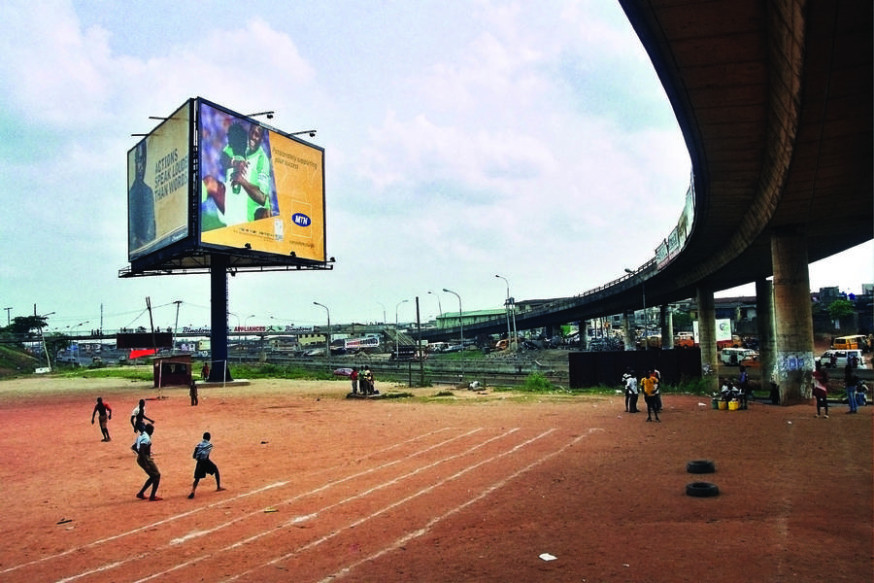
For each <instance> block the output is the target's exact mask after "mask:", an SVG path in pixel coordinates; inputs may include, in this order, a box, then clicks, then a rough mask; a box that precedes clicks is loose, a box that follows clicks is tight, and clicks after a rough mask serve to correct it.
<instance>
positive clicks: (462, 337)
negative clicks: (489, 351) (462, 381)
mask: <svg viewBox="0 0 874 583" xmlns="http://www.w3.org/2000/svg"><path fill="white" fill-rule="evenodd" d="M443 291H445V292H446V293H448V294H452V295H454V296H455V297H457V298H458V328H459V331H460V333H461V376H462V378H464V319H463V318H462V314H463V310H462V308H461V296H460V295H458V294H457V293H455V292H454V291H452V290H451V289H446V288H445V287H444V288H443Z"/></svg>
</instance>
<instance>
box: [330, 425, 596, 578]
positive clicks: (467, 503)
mask: <svg viewBox="0 0 874 583" xmlns="http://www.w3.org/2000/svg"><path fill="white" fill-rule="evenodd" d="M596 431H604V430H603V429H602V428H600V427H598V428H591V429H589V431H588V433H587V434H586V435H579V436H577V437H576V438H574V439H572V440H571V441H569V442H568V443H566V444H565V445H563V446H562V447H561V448H559V449H557V450H555V451H554V452H552V453H550V454H549V455H547V456H545V457H542V458H540V459H539V460H537V461H534V462H532V463H530V464H528V465H527V466H525V467H524V468H522V469H520V470H518V471H516V472H514V473H513V474H510V475H509V476H507V477H506V478H504V479H503V480H500V481H498V482H495V483H494V484H492V485H491V486H489V487H488V488H486V489H485V490H483V491H482V492H481V493H480V494H478V495H477V496H474V497H473V498H471V499H469V500H467V501H465V502H464V503H463V504H460V505H459V506H456V507H455V508H452V509H451V510H449V511H447V512H444V513H443V514H442V515H440V516H436V517H434V518H432V519H431V520H429V521H428V523H427V524H426V525H425V526H424V527H422V528H420V529H418V530H414V531H412V532H410V533H408V534H407V535H405V536H402V537H401V538H399V539H398V540H396V541H395V542H393V543H392V544H390V545H389V546H387V547H385V548H383V549H381V550H379V551H377V552H375V553H373V554H372V555H370V556H368V557H365V558H363V559H361V560H359V561H356V562H354V563H352V564H351V565H347V566H346V567H344V568H343V569H341V570H340V571H338V572H337V573H333V574H331V575H328V576H327V577H325V578H324V579H322V580H321V581H320V582H319V583H332V582H333V581H336V580H337V579H340V578H342V577H345V576H346V575H348V574H349V573H350V572H352V571H353V570H354V569H355V568H356V567H358V566H360V565H363V564H364V563H367V562H368V561H373V560H375V559H378V558H379V557H381V556H383V555H385V554H387V553H389V552H392V551H395V550H397V549H399V548H401V547H402V546H404V545H405V544H407V543H408V542H410V541H411V540H413V539H415V538H419V537H420V536H423V535H425V534H427V533H428V531H429V530H431V528H433V527H434V526H435V525H436V524H437V523H438V522H441V521H443V520H445V519H447V518H449V517H450V516H452V515H453V514H458V513H459V512H461V511H462V510H464V509H465V508H467V507H468V506H471V505H472V504H476V503H477V502H479V501H480V500H482V499H484V498H485V497H486V496H489V495H490V494H491V493H492V492H494V491H495V490H498V489H500V488H503V487H504V486H506V485H507V483H508V482H510V481H512V480H515V479H516V478H518V477H519V476H521V475H522V474H524V473H526V472H529V471H531V470H532V469H534V468H536V467H537V466H539V465H540V464H542V463H543V462H545V461H547V460H548V459H550V458H553V457H555V456H557V455H558V454H560V453H563V452H564V451H565V450H566V449H568V448H569V447H573V446H574V445H576V444H577V443H578V442H579V441H580V440H582V439H583V438H584V437H586V436H587V435H589V434H591V433H594V432H596Z"/></svg>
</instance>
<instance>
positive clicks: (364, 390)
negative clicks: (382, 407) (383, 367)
mask: <svg viewBox="0 0 874 583" xmlns="http://www.w3.org/2000/svg"><path fill="white" fill-rule="evenodd" d="M349 379H350V380H351V381H352V394H353V395H357V394H358V393H359V392H360V393H361V394H362V395H365V396H367V395H378V394H379V391H377V390H376V385H375V384H374V382H375V379H374V377H373V371H372V370H370V367H369V366H367V365H365V366H364V370H362V371H360V372H359V371H358V369H357V368H353V369H352V373H351V374H350V375H349Z"/></svg>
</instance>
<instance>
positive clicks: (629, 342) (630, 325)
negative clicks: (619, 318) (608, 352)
mask: <svg viewBox="0 0 874 583" xmlns="http://www.w3.org/2000/svg"><path fill="white" fill-rule="evenodd" d="M623 317H624V318H623V319H624V326H625V334H623V336H622V341H623V342H624V343H625V350H635V349H636V348H637V347H636V346H635V345H634V312H625V314H623Z"/></svg>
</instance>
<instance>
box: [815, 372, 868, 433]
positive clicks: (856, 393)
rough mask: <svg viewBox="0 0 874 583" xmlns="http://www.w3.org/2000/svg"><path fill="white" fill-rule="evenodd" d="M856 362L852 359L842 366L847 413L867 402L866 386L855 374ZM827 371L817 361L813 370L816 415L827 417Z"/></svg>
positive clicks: (856, 410)
mask: <svg viewBox="0 0 874 583" xmlns="http://www.w3.org/2000/svg"><path fill="white" fill-rule="evenodd" d="M857 366H858V364H857V363H855V362H853V361H852V360H851V361H849V362H847V366H845V367H844V390H845V391H846V393H847V405H848V406H849V410H848V411H847V414H848V415H854V414H856V413H858V412H859V405H866V404H867V403H868V397H867V395H866V393H867V387H865V385H864V383H862V381H861V380H860V379H859V376H858V375H857V374H856V368H857ZM828 382H829V378H828V373H826V371H825V369H824V368H822V366H821V364H820V362H819V361H817V362H816V368H815V369H814V371H813V397H814V398H815V399H816V416H817V417H819V416H820V415H822V416H823V417H825V418H826V419H828Z"/></svg>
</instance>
